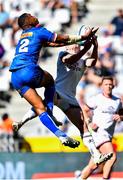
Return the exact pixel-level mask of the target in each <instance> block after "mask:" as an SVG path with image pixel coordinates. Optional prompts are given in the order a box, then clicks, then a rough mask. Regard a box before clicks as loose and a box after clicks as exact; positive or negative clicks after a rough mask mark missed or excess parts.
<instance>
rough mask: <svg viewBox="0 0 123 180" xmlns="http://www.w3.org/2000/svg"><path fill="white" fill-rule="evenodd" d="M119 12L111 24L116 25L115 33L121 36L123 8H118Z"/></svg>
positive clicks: (122, 30)
mask: <svg viewBox="0 0 123 180" xmlns="http://www.w3.org/2000/svg"><path fill="white" fill-rule="evenodd" d="M117 14H118V15H117V16H115V17H114V18H113V19H112V20H111V22H110V25H111V26H112V25H114V26H115V30H114V32H113V35H117V36H121V33H122V32H123V9H118V10H117Z"/></svg>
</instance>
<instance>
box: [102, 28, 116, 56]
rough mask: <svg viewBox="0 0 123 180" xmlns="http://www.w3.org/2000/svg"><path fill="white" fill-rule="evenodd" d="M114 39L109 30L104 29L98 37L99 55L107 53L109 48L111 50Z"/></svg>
mask: <svg viewBox="0 0 123 180" xmlns="http://www.w3.org/2000/svg"><path fill="white" fill-rule="evenodd" d="M112 41H113V37H112V36H111V35H110V32H109V30H108V28H102V30H101V35H100V36H99V37H98V44H99V54H100V55H102V54H104V53H105V50H106V49H107V48H111V46H112Z"/></svg>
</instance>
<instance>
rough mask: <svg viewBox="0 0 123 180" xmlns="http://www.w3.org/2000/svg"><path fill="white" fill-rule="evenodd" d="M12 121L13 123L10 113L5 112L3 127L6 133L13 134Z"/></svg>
mask: <svg viewBox="0 0 123 180" xmlns="http://www.w3.org/2000/svg"><path fill="white" fill-rule="evenodd" d="M12 123H13V120H12V119H11V118H10V117H9V114H8V113H4V114H3V115H2V123H1V127H2V129H3V130H4V132H5V133H7V134H13V129H12Z"/></svg>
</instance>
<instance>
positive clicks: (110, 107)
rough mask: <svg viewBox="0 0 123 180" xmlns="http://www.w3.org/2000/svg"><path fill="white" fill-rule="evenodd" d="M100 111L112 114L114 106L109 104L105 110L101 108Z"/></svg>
mask: <svg viewBox="0 0 123 180" xmlns="http://www.w3.org/2000/svg"><path fill="white" fill-rule="evenodd" d="M102 113H108V114H114V113H115V108H114V107H112V106H109V107H108V109H107V110H103V111H102Z"/></svg>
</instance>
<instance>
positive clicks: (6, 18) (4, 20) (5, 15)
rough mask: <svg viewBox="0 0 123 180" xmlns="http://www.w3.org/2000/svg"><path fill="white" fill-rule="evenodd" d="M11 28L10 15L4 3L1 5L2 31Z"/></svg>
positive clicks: (0, 27)
mask: <svg viewBox="0 0 123 180" xmlns="http://www.w3.org/2000/svg"><path fill="white" fill-rule="evenodd" d="M9 26H10V19H9V13H8V12H6V11H5V9H4V6H3V3H0V29H2V32H4V31H5V29H6V28H8V27H9Z"/></svg>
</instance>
